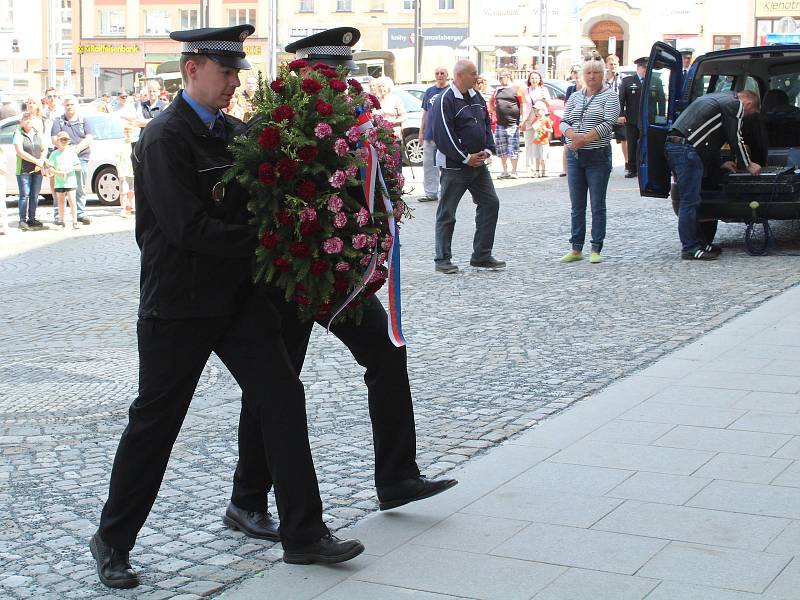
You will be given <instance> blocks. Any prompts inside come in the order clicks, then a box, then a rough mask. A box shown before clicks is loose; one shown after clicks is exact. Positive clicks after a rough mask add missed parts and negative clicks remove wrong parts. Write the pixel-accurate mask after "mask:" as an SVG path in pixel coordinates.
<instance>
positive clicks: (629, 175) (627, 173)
mask: <svg viewBox="0 0 800 600" xmlns="http://www.w3.org/2000/svg"><path fill="white" fill-rule="evenodd" d="M634 177H636V171H625V179H633V178H634Z"/></svg>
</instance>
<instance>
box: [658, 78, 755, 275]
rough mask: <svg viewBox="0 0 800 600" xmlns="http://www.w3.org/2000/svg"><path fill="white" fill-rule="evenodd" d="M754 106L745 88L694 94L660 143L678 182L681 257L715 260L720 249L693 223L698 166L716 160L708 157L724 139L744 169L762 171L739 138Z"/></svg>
mask: <svg viewBox="0 0 800 600" xmlns="http://www.w3.org/2000/svg"><path fill="white" fill-rule="evenodd" d="M759 109H760V98H759V97H758V95H757V94H755V93H753V92H751V91H750V90H742V91H741V92H733V91H729V92H717V93H715V94H706V95H705V96H700V97H699V98H697V99H696V100H694V101H693V102H692V103H691V104H690V105H689V106H688V107H687V108H686V110H684V111H683V112H682V113H681V115H680V116H679V117H678V118H677V119H676V120H675V123H673V125H672V128H671V129H670V130H669V131H668V132H667V141H666V144H665V149H666V152H667V162H668V163H669V168H670V170H671V171H672V174H673V175H674V176H675V181H676V183H677V185H678V197H679V199H680V208H679V209H678V235H679V236H680V238H681V246H682V248H681V250H682V252H681V258H683V259H684V260H715V259H716V258H717V257H719V254H720V252H722V249H721V248H720V247H719V246H716V245H714V244H712V243H710V242H711V240H706V239H705V238H704V237H703V235H702V233H701V232H700V230H699V227H698V222H697V209H698V207H699V206H700V200H701V198H700V186H701V184H702V179H703V172H704V170H705V168H706V167H709V166H716V165H712V163H714V162H715V159H716V157H718V156H719V149H720V147H721V146H722V145H723V144H724V143H725V142H727V143H728V144H729V145H730V147H731V152H733V155H734V157H736V160H737V162H738V167H739V168H740V169H747V171H748V172H750V174H752V175H759V174H760V173H761V165H759V164H757V163H754V162H753V161H752V160H750V155H749V153H748V152H747V148H746V147H745V145H744V141H743V140H742V119H743V118H744V117H746V116H747V115H751V114H753V113H756V112H758V111H759ZM722 168H724V169H726V170H728V171H736V165H734V164H733V162H731V161H728V162H726V163H723V164H722Z"/></svg>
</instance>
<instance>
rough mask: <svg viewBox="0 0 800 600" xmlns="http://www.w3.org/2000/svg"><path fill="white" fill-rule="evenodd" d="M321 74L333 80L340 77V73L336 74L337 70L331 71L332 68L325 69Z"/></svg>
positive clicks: (321, 70)
mask: <svg viewBox="0 0 800 600" xmlns="http://www.w3.org/2000/svg"><path fill="white" fill-rule="evenodd" d="M319 72H320V73H322V74H323V75H324V76H325V77H327V78H328V79H333V78H334V77H336V76H337V75H338V73H337V72H336V69H331V68H330V67H326V68H324V69H320V70H319Z"/></svg>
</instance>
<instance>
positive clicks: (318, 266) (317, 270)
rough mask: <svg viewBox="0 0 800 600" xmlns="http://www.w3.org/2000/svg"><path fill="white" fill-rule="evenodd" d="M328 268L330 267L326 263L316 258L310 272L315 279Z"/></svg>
mask: <svg viewBox="0 0 800 600" xmlns="http://www.w3.org/2000/svg"><path fill="white" fill-rule="evenodd" d="M329 268H330V265H329V264H328V261H327V260H323V259H321V258H318V259H317V260H315V261H314V262H312V263H311V272H312V273H313V274H314V275H316V276H317V277H319V276H320V275H322V274H323V273H325V272H327V270H328V269H329Z"/></svg>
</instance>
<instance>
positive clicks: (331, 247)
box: [322, 237, 344, 254]
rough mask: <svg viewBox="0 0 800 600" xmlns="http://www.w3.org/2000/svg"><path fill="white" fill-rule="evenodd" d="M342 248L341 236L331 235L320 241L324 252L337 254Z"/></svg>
mask: <svg viewBox="0 0 800 600" xmlns="http://www.w3.org/2000/svg"><path fill="white" fill-rule="evenodd" d="M343 248H344V242H343V241H342V239H341V238H338V237H332V238H328V239H327V240H325V241H324V242H322V250H323V251H324V252H325V253H326V254H339V253H340V252H341V251H342V249H343Z"/></svg>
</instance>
